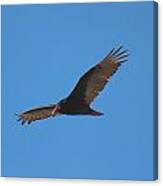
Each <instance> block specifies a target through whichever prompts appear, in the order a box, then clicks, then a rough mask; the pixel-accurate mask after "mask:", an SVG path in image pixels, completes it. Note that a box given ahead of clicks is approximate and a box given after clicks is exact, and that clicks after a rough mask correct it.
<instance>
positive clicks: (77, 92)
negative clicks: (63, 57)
mask: <svg viewBox="0 0 163 186" xmlns="http://www.w3.org/2000/svg"><path fill="white" fill-rule="evenodd" d="M128 55H129V54H128V51H127V50H122V46H120V47H119V48H118V49H115V48H113V49H112V50H111V51H110V53H109V54H108V55H107V56H106V57H105V58H104V59H103V60H102V61H101V62H100V63H98V64H97V65H95V66H94V67H93V68H91V69H90V70H89V71H88V72H86V73H85V74H84V75H83V76H82V77H81V78H80V80H79V81H78V83H77V85H76V86H75V88H74V90H73V91H72V92H71V94H70V96H69V97H68V100H69V101H70V102H71V101H72V102H76V103H77V104H80V103H82V104H83V103H85V104H87V105H89V104H90V103H91V102H92V101H93V100H94V98H95V97H96V96H97V95H98V94H99V92H100V91H102V90H103V88H104V87H105V85H106V83H107V82H108V80H109V79H110V77H111V76H112V75H113V74H114V73H115V72H116V71H117V69H118V67H119V66H120V65H121V64H122V63H123V62H125V61H127V57H128Z"/></svg>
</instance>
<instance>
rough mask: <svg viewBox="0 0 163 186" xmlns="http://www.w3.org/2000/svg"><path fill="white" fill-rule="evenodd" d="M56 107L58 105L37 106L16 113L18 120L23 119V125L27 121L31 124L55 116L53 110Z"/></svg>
mask: <svg viewBox="0 0 163 186" xmlns="http://www.w3.org/2000/svg"><path fill="white" fill-rule="evenodd" d="M55 107H56V105H49V106H42V107H37V108H33V109H30V110H28V111H25V112H23V113H21V114H16V115H17V117H18V121H22V125H23V124H24V123H25V122H27V123H28V124H30V123H31V122H33V121H36V120H42V119H46V118H48V117H50V116H53V110H54V109H55Z"/></svg>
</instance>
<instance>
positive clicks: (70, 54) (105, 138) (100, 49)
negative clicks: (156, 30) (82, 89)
mask: <svg viewBox="0 0 163 186" xmlns="http://www.w3.org/2000/svg"><path fill="white" fill-rule="evenodd" d="M153 5H154V4H153V3H152V2H142V3H138V2H137V3H97V4H59V5H52V4H51V5H14V6H12V5H10V6H3V7H2V175H3V176H16V177H17V176H18V177H57V178H92V179H143V180H151V179H153V178H154V172H153V170H154V161H153V158H154V156H153V148H154V144H153V125H154V123H153V121H154V118H153V117H154V116H153ZM120 44H122V45H124V47H125V48H127V49H129V50H130V53H131V55H130V57H129V61H128V62H127V63H125V64H124V65H122V66H121V68H120V70H119V71H118V72H117V73H116V74H115V75H114V76H113V78H112V79H111V81H110V82H109V84H108V86H106V88H105V89H104V91H103V92H102V93H101V94H100V96H99V97H98V98H97V99H96V100H95V102H94V103H93V107H94V108H96V109H97V110H99V111H102V112H104V113H105V114H104V115H103V116H102V117H98V118H97V117H89V116H87V117H85V116H58V117H56V118H50V119H47V120H43V121H38V122H35V123H33V124H32V125H30V126H21V125H20V123H18V122H17V121H16V118H15V115H14V113H19V112H22V111H24V110H26V109H29V108H31V107H33V106H39V105H47V104H51V103H56V102H58V101H59V100H60V99H62V98H64V97H66V96H67V95H68V94H69V93H70V92H71V90H72V89H73V87H74V86H75V84H76V83H77V81H78V79H79V78H80V76H81V75H83V73H85V72H86V71H87V70H88V69H89V68H90V67H92V66H93V65H95V64H96V63H97V62H99V61H100V60H101V59H102V58H103V57H104V56H105V55H106V54H107V53H108V52H109V51H110V50H111V49H112V48H113V47H116V46H119V45H120Z"/></svg>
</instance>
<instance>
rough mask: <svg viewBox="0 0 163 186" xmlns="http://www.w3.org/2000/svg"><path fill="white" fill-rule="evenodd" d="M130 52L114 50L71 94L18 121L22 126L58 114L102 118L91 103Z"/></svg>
mask: <svg viewBox="0 0 163 186" xmlns="http://www.w3.org/2000/svg"><path fill="white" fill-rule="evenodd" d="M128 55H129V54H128V51H127V50H122V46H120V47H119V48H117V49H115V48H113V49H112V50H111V51H110V52H109V54H108V55H107V56H106V57H105V58H104V59H103V60H102V61H101V62H100V63H98V64H96V65H95V66H94V67H92V68H91V69H90V70H89V71H88V72H86V73H85V74H84V75H83V76H82V77H81V78H80V79H79V81H78V83H77V85H76V86H75V88H74V89H73V91H72V92H71V94H70V95H69V96H68V97H67V98H65V99H63V100H61V101H60V102H58V103H57V104H52V105H49V106H42V107H37V108H33V109H31V110H28V111H25V112H23V113H21V114H18V115H17V117H18V121H22V124H24V123H25V122H27V123H28V124H30V123H31V122H33V121H36V120H42V119H46V118H48V117H51V116H52V117H53V116H56V115H58V114H66V115H92V116H100V115H102V114H103V113H101V112H98V111H95V110H93V109H92V108H91V107H90V104H91V102H92V101H93V100H94V99H95V98H96V96H97V95H98V94H99V92H100V91H102V90H103V89H104V87H105V85H106V83H107V82H108V80H109V79H110V77H111V76H112V75H113V74H114V73H115V72H116V71H117V69H118V68H119V67H120V65H121V64H122V63H124V62H125V61H127V58H128Z"/></svg>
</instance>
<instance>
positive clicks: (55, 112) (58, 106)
mask: <svg viewBox="0 0 163 186" xmlns="http://www.w3.org/2000/svg"><path fill="white" fill-rule="evenodd" d="M60 108H61V107H60V105H56V106H55V107H54V108H53V110H52V112H51V115H52V116H55V115H57V114H59V110H60Z"/></svg>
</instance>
